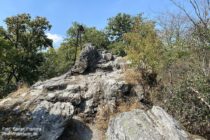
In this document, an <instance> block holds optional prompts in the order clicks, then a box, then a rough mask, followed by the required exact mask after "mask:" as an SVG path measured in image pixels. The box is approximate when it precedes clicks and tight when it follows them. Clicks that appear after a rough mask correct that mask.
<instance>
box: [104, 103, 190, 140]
mask: <svg viewBox="0 0 210 140" xmlns="http://www.w3.org/2000/svg"><path fill="white" fill-rule="evenodd" d="M189 138H190V137H189V135H188V134H187V133H186V132H185V131H184V130H183V129H182V128H181V127H180V126H179V124H178V123H177V122H176V121H175V120H174V119H173V118H172V117H171V116H170V115H168V114H167V113H166V112H165V111H164V110H163V109H162V108H160V107H157V106H154V107H153V108H152V109H151V110H149V111H143V110H133V111H131V112H124V113H121V114H119V115H118V116H117V117H115V118H113V119H112V120H111V121H110V123H109V127H108V130H107V139H108V140H164V139H165V140H187V139H189Z"/></svg>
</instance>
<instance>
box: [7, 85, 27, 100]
mask: <svg viewBox="0 0 210 140" xmlns="http://www.w3.org/2000/svg"><path fill="white" fill-rule="evenodd" d="M28 91H29V86H28V85H27V84H23V85H21V86H19V87H18V89H17V90H16V91H15V92H12V93H10V95H9V96H10V97H20V95H21V94H23V93H26V92H28Z"/></svg>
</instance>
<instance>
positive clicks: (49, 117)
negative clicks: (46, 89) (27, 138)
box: [29, 101, 74, 140]
mask: <svg viewBox="0 0 210 140" xmlns="http://www.w3.org/2000/svg"><path fill="white" fill-rule="evenodd" d="M73 113H74V107H73V106H72V105H71V103H61V102H56V103H55V104H53V103H50V102H47V101H42V102H41V103H40V104H39V105H38V106H37V107H36V108H35V109H34V111H33V112H32V121H31V123H30V124H29V127H32V128H41V129H42V131H41V136H40V138H39V139H41V140H49V139H50V140H56V139H57V138H59V136H60V135H61V134H62V132H63V130H64V128H65V125H66V124H67V123H68V121H69V120H71V118H72V116H73Z"/></svg>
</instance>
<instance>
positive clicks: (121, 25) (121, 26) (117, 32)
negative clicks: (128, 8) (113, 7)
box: [106, 13, 133, 41]
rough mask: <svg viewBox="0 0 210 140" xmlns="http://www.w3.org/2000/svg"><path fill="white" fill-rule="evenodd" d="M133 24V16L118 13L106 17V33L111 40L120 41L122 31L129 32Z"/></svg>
mask: <svg viewBox="0 0 210 140" xmlns="http://www.w3.org/2000/svg"><path fill="white" fill-rule="evenodd" d="M132 26H133V17H132V16H130V15H129V14H125V13H119V14H117V15H116V16H115V17H112V18H109V19H108V25H107V27H106V32H107V35H108V36H109V39H110V40H111V41H120V40H122V36H123V34H124V33H127V32H130V31H131V29H132Z"/></svg>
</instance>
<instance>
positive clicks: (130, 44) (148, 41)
mask: <svg viewBox="0 0 210 140" xmlns="http://www.w3.org/2000/svg"><path fill="white" fill-rule="evenodd" d="M123 38H124V41H125V42H126V43H127V49H126V51H127V53H128V58H129V59H130V60H131V61H132V64H133V65H134V66H136V67H139V68H141V69H146V70H147V69H150V70H152V71H157V70H158V69H159V68H160V66H161V65H160V60H161V59H160V56H161V55H160V54H161V50H162V48H161V42H160V40H159V38H158V36H157V33H156V30H155V25H154V23H153V22H151V21H143V19H142V18H141V17H135V21H134V26H133V28H132V30H131V32H128V33H126V34H125V35H124V37H123Z"/></svg>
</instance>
